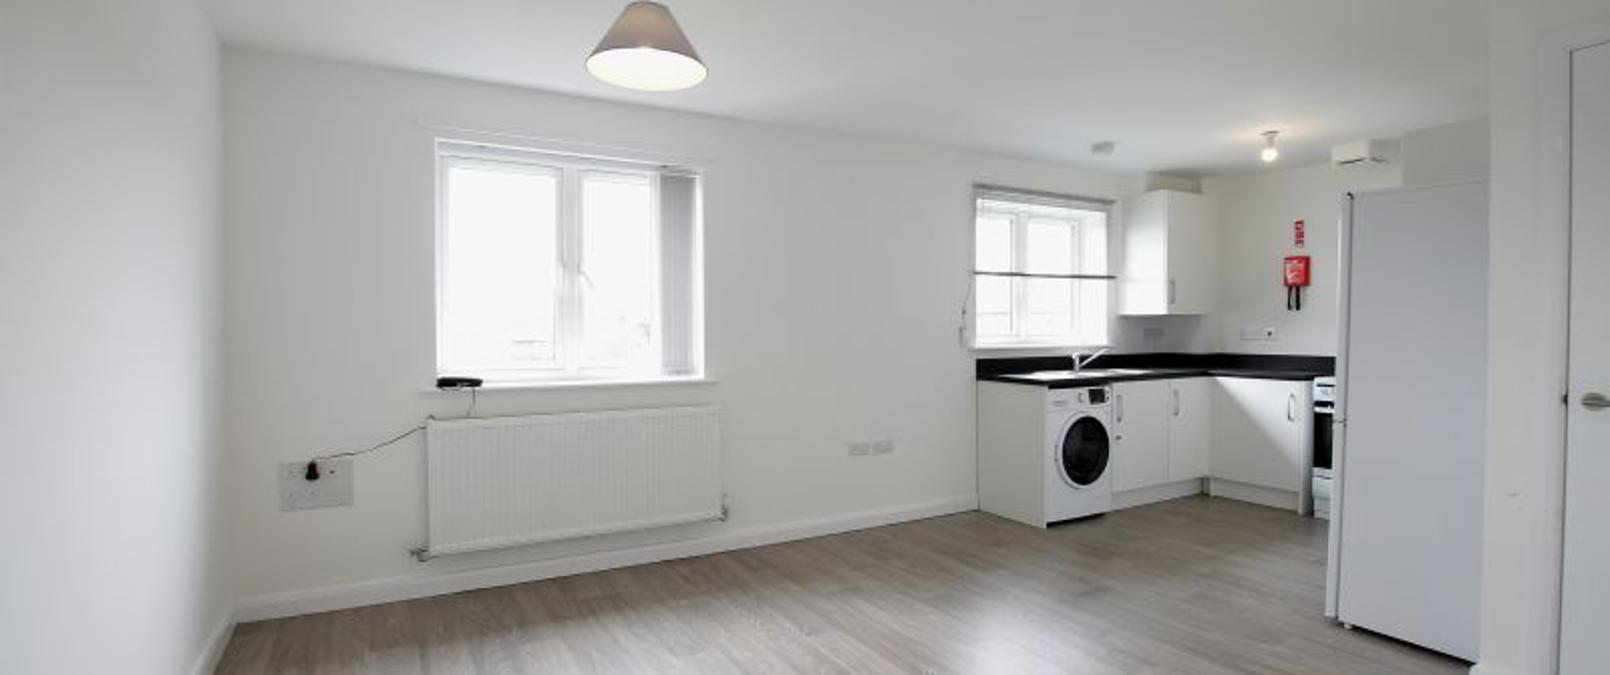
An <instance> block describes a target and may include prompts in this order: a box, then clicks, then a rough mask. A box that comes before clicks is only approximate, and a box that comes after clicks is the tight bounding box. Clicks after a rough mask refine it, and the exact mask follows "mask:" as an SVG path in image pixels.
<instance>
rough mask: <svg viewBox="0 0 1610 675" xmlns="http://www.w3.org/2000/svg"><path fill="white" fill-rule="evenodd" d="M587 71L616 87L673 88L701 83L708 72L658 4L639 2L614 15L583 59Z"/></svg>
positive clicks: (662, 6)
mask: <svg viewBox="0 0 1610 675" xmlns="http://www.w3.org/2000/svg"><path fill="white" fill-rule="evenodd" d="M587 72H589V73H592V75H593V77H596V78H598V79H599V80H602V81H604V82H607V83H609V84H613V85H615V86H617V87H625V88H627V89H636V90H638V91H677V90H679V89H687V88H689V87H692V86H694V85H696V84H698V83H700V82H703V81H704V78H705V75H707V74H708V73H709V70H708V69H706V68H705V66H704V62H703V61H700V60H699V53H698V52H695V51H693V44H692V43H690V42H688V36H686V35H683V34H682V28H681V27H679V26H677V25H676V19H674V18H672V17H671V10H669V9H667V8H666V7H665V5H662V4H660V3H658V2H649V1H648V0H639V1H638V2H633V3H632V4H629V5H627V6H626V9H624V10H621V15H620V17H619V18H616V19H615V23H614V24H613V25H611V26H610V27H609V32H607V33H605V34H604V39H603V40H600V41H599V42H598V47H597V48H595V49H593V53H592V55H591V56H589V57H587Z"/></svg>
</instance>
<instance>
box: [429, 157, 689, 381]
mask: <svg viewBox="0 0 1610 675" xmlns="http://www.w3.org/2000/svg"><path fill="white" fill-rule="evenodd" d="M462 166H491V167H496V168H498V169H500V170H509V169H517V170H526V169H529V170H530V171H531V172H533V173H543V174H549V175H555V176H556V178H557V181H558V186H559V187H558V194H557V205H556V206H557V209H558V214H557V217H556V229H557V232H556V236H557V241H556V242H555V253H556V257H557V260H555V261H554V263H555V273H556V279H555V289H556V290H555V297H553V298H552V299H551V300H550V301H551V302H553V303H554V315H553V316H554V338H553V339H554V360H553V362H552V363H542V364H533V365H532V366H531V367H522V368H514V369H499V370H477V369H470V368H463V367H457V366H455V365H454V364H448V363H446V356H447V355H446V353H445V345H446V340H445V329H446V322H445V319H446V317H447V312H446V309H447V308H446V303H447V298H448V293H447V288H448V284H449V283H450V281H449V280H450V279H451V274H450V271H449V270H448V259H449V256H448V255H447V249H448V237H447V230H448V219H447V214H448V202H449V199H450V193H449V189H448V187H449V186H448V174H449V172H450V171H451V170H452V169H453V168H455V167H462ZM589 173H603V174H615V175H622V176H633V177H640V178H643V179H645V180H647V181H648V184H649V189H650V193H651V203H652V204H653V205H654V211H653V213H652V214H651V216H650V217H651V218H652V219H653V220H652V222H651V223H650V226H649V227H650V232H651V236H652V237H653V242H652V243H651V245H650V257H651V260H652V262H651V264H652V265H653V269H652V270H650V273H649V277H650V278H651V279H652V280H653V281H652V284H651V293H652V298H651V302H652V306H653V307H654V314H653V323H652V327H651V336H650V347H649V348H648V349H649V352H650V353H652V354H654V355H655V356H656V358H655V363H654V364H652V365H653V366H654V367H652V368H649V367H646V366H647V365H648V364H625V365H617V364H597V363H589V362H587V360H586V358H585V355H584V352H585V350H584V348H583V346H582V342H583V336H582V330H583V323H584V321H585V308H584V307H583V304H582V303H583V300H582V298H583V296H582V292H583V291H582V287H581V283H582V282H583V281H584V278H585V268H584V266H583V263H584V261H583V259H582V258H583V253H584V249H585V245H584V242H585V239H584V237H585V231H584V217H583V214H582V211H581V204H582V189H583V184H584V183H583V181H584V179H585V177H586V175H587V174H589ZM667 173H677V174H679V175H694V176H696V174H695V173H694V172H692V171H691V170H688V169H682V168H679V167H671V166H664V165H661V164H657V163H649V162H636V161H631V160H614V159H602V158H595V157H586V156H579V155H571V154H566V153H558V152H551V151H545V150H538V149H531V148H516V147H507V146H496V145H488V144H482V143H477V142H471V141H455V140H449V139H438V140H437V143H436V233H435V234H436V237H435V242H436V332H435V334H436V349H435V362H436V365H435V370H436V373H437V376H438V377H440V376H443V375H468V376H473V377H480V378H483V379H485V380H486V382H487V384H488V385H490V386H543V385H550V384H551V385H555V386H570V385H575V384H588V383H610V382H619V383H624V384H642V383H653V382H659V381H687V380H703V379H704V373H703V344H702V324H703V321H702V295H703V283H702V282H703V275H702V272H701V268H702V256H701V255H700V254H699V251H700V250H701V249H702V234H701V231H702V223H699V222H698V220H699V218H698V215H697V211H699V210H702V209H701V206H700V203H701V202H702V197H700V196H699V195H698V193H697V189H695V193H694V202H695V207H694V208H695V211H696V213H695V214H694V217H693V222H692V227H693V232H692V234H691V236H692V238H693V242H694V243H693V247H694V255H695V257H694V259H693V260H689V261H687V264H688V265H689V269H688V270H687V273H688V274H690V275H691V277H692V278H691V280H690V282H691V288H692V291H693V294H694V296H693V297H692V298H689V299H688V300H687V301H686V302H680V303H676V304H677V307H676V309H678V310H686V311H688V312H690V313H691V316H689V317H688V322H689V325H690V329H689V332H690V334H689V335H688V336H686V337H685V338H684V339H685V340H686V341H687V345H686V346H685V349H687V350H689V351H690V352H691V353H689V354H688V355H687V359H686V360H687V361H688V363H686V364H684V365H683V367H682V369H681V370H680V371H678V372H675V373H668V372H667V368H670V367H671V365H670V364H668V363H667V362H666V358H665V354H666V351H665V326H666V316H665V313H666V309H667V306H666V303H665V301H664V298H663V297H662V295H661V294H662V292H663V290H664V289H663V285H664V283H665V275H664V265H665V260H664V253H663V251H662V250H661V245H660V244H661V242H660V235H661V231H662V229H661V223H660V213H661V210H662V209H663V204H662V200H661V196H662V193H661V187H660V186H661V177H662V176H664V175H666V174H667ZM538 301H541V300H540V299H539V300H538Z"/></svg>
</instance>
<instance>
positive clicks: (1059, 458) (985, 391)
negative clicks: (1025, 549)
mask: <svg viewBox="0 0 1610 675" xmlns="http://www.w3.org/2000/svg"><path fill="white" fill-rule="evenodd" d="M1112 423H1113V422H1112V390H1111V388H1109V387H1105V386H1102V387H1076V388H1066V389H1052V388H1049V387H1045V386H1039V387H1035V386H1029V385H1022V384H1008V383H998V382H980V383H979V385H978V502H979V510H981V511H985V512H987V513H993V514H996V515H999V516H1003V517H1006V518H1010V519H1012V520H1016V521H1019V522H1023V523H1027V524H1029V525H1033V526H1035V527H1045V526H1047V525H1050V524H1052V523H1057V522H1061V521H1065V520H1072V519H1075V518H1084V517H1086V516H1093V515H1096V514H1100V513H1105V512H1107V511H1109V510H1111V508H1112Z"/></svg>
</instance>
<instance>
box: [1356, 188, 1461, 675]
mask: <svg viewBox="0 0 1610 675" xmlns="http://www.w3.org/2000/svg"><path fill="white" fill-rule="evenodd" d="M1342 213H1343V216H1342V221H1343V222H1342V237H1341V246H1342V251H1341V277H1342V284H1341V289H1342V290H1341V294H1342V295H1341V303H1340V304H1341V315H1340V317H1339V319H1340V320H1339V326H1340V333H1341V335H1340V343H1339V345H1338V346H1339V354H1338V358H1337V401H1336V414H1335V418H1334V419H1335V424H1336V427H1335V430H1334V431H1335V435H1334V448H1335V460H1334V461H1335V467H1336V476H1337V478H1336V481H1337V486H1336V489H1335V496H1334V497H1333V499H1334V501H1333V503H1332V507H1331V509H1332V519H1331V526H1330V529H1331V533H1330V561H1329V570H1328V574H1327V579H1326V581H1327V584H1326V595H1327V597H1326V611H1327V613H1328V614H1330V615H1332V616H1334V617H1335V618H1336V619H1337V620H1339V621H1341V622H1342V623H1343V624H1344V625H1348V626H1357V627H1360V628H1366V629H1369V630H1372V631H1375V632H1378V633H1382V634H1385V635H1390V636H1393V637H1396V638H1399V639H1401V640H1405V641H1407V642H1412V643H1415V644H1418V645H1421V646H1423V647H1427V648H1430V649H1434V650H1436V651H1440V652H1443V653H1446V654H1451V655H1453V656H1457V657H1460V658H1463V659H1465V660H1468V661H1474V660H1475V659H1476V655H1477V643H1478V638H1479V623H1480V597H1481V529H1482V491H1483V481H1484V470H1483V466H1484V464H1485V453H1486V429H1487V258H1488V252H1487V247H1488V245H1487V185H1486V183H1485V182H1476V183H1460V184H1453V185H1443V186H1433V187H1421V188H1403V189H1395V190H1382V191H1375V192H1364V193H1358V194H1350V195H1348V196H1347V198H1346V200H1345V201H1344V204H1343V211H1342Z"/></svg>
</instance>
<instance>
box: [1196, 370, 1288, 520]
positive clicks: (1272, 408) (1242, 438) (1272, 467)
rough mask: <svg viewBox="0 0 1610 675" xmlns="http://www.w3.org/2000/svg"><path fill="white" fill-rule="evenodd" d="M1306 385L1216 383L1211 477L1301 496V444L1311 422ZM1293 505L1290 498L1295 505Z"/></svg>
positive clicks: (1233, 379) (1254, 381)
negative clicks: (1305, 402)
mask: <svg viewBox="0 0 1610 675" xmlns="http://www.w3.org/2000/svg"><path fill="white" fill-rule="evenodd" d="M1308 386H1310V385H1309V384H1308V383H1307V382H1287V381H1283V380H1260V379H1251V378H1241V377H1221V378H1218V386H1217V387H1215V388H1214V390H1215V392H1216V394H1215V396H1214V402H1213V429H1212V435H1213V459H1212V462H1213V472H1212V474H1213V477H1214V478H1222V479H1225V480H1233V481H1236V482H1238V483H1246V484H1248V485H1257V486H1259V487H1266V488H1273V489H1276V490H1285V491H1287V492H1291V493H1293V494H1301V492H1302V488H1303V480H1304V477H1303V472H1304V467H1305V465H1306V462H1305V461H1304V460H1305V458H1306V453H1305V450H1304V446H1303V440H1304V439H1305V438H1306V437H1307V436H1306V434H1305V431H1306V430H1307V429H1308V428H1309V427H1310V426H1311V423H1310V422H1309V420H1312V419H1313V412H1312V410H1311V408H1312V407H1313V404H1312V403H1308V404H1307V409H1305V407H1304V401H1307V400H1308V399H1309V395H1308V394H1307V392H1306V391H1305V389H1306V388H1307V387H1308ZM1298 501H1299V500H1298V499H1296V498H1294V499H1293V504H1294V505H1295V504H1296V503H1297V502H1298Z"/></svg>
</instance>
